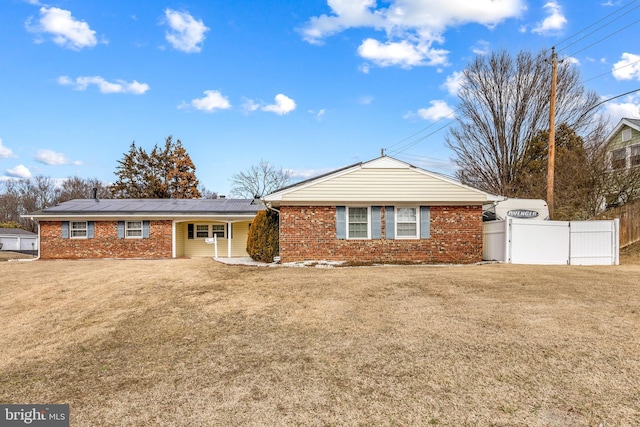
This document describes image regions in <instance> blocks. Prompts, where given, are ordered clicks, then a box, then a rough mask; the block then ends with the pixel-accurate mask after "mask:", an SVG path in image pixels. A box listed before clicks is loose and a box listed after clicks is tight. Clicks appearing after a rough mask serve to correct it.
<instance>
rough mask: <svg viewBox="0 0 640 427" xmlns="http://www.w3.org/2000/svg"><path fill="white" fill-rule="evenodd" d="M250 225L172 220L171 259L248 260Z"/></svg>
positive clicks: (245, 222)
mask: <svg viewBox="0 0 640 427" xmlns="http://www.w3.org/2000/svg"><path fill="white" fill-rule="evenodd" d="M250 226H251V221H247V220H245V219H243V220H235V221H211V220H188V221H174V223H173V236H174V238H173V242H174V248H173V257H174V258H176V257H215V256H216V252H217V256H218V257H224V258H231V257H247V256H249V255H248V254H247V237H248V235H249V227H250ZM214 242H215V243H214Z"/></svg>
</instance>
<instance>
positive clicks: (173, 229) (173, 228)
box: [171, 219, 176, 258]
mask: <svg viewBox="0 0 640 427" xmlns="http://www.w3.org/2000/svg"><path fill="white" fill-rule="evenodd" d="M175 257H176V220H175V219H173V220H171V258H175Z"/></svg>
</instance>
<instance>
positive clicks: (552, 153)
mask: <svg viewBox="0 0 640 427" xmlns="http://www.w3.org/2000/svg"><path fill="white" fill-rule="evenodd" d="M551 64H552V71H551V103H550V105H549V109H550V111H549V156H548V164H547V205H548V206H549V217H550V218H553V173H554V166H555V161H556V158H555V157H556V123H555V122H556V80H557V74H558V54H557V53H556V48H555V46H554V47H552V48H551Z"/></svg>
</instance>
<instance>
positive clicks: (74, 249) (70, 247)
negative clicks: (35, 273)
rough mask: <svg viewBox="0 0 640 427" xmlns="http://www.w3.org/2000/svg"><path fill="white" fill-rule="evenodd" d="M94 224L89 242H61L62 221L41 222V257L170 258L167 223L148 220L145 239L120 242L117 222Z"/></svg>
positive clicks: (78, 240)
mask: <svg viewBox="0 0 640 427" xmlns="http://www.w3.org/2000/svg"><path fill="white" fill-rule="evenodd" d="M94 224H95V231H94V238H92V239H70V238H69V239H63V238H62V222H61V221H40V258H41V259H83V258H171V221H170V220H165V221H151V222H150V225H149V238H147V239H119V238H118V221H95V222H94Z"/></svg>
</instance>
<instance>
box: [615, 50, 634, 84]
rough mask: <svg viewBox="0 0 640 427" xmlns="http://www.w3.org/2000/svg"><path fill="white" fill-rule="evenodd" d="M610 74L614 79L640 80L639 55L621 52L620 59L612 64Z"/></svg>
mask: <svg viewBox="0 0 640 427" xmlns="http://www.w3.org/2000/svg"><path fill="white" fill-rule="evenodd" d="M612 74H613V77H615V79H616V80H634V79H635V80H640V55H635V54H633V53H623V54H622V59H621V60H620V61H618V62H616V63H615V64H613V70H612Z"/></svg>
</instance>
